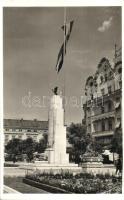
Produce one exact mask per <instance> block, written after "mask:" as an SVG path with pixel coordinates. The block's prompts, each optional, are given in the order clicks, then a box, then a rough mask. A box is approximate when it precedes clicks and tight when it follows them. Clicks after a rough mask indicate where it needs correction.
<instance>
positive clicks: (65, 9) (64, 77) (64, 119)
mask: <svg viewBox="0 0 124 200" xmlns="http://www.w3.org/2000/svg"><path fill="white" fill-rule="evenodd" d="M65 39H66V7H64V56H65V53H66V52H65V51H66V46H65V45H66V44H65ZM65 85H66V71H65V67H64V101H63V107H64V125H65V102H66V100H65V99H66V96H65Z"/></svg>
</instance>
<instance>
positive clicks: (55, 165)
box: [21, 87, 82, 173]
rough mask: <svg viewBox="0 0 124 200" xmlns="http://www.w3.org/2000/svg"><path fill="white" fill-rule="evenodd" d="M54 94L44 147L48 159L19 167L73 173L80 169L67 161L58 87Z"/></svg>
mask: <svg viewBox="0 0 124 200" xmlns="http://www.w3.org/2000/svg"><path fill="white" fill-rule="evenodd" d="M53 92H54V94H53V96H52V97H51V99H50V105H49V119H48V121H49V123H48V147H47V149H46V152H47V155H48V161H35V163H30V164H29V163H25V164H23V166H21V168H23V169H24V168H25V169H27V170H28V169H29V170H36V169H38V170H40V171H47V172H50V171H51V170H53V172H54V173H56V172H57V173H59V172H61V170H67V171H71V172H75V173H79V172H81V171H82V168H81V167H78V164H75V163H69V154H67V153H66V126H65V125H64V108H63V100H62V97H61V95H59V94H58V87H55V88H54V90H53Z"/></svg>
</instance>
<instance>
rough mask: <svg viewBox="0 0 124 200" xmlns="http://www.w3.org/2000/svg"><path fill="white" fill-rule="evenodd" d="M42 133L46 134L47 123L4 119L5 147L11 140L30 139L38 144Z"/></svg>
mask: <svg viewBox="0 0 124 200" xmlns="http://www.w3.org/2000/svg"><path fill="white" fill-rule="evenodd" d="M44 133H45V134H48V122H47V121H38V120H36V119H34V120H23V119H4V138H5V145H6V144H7V143H8V142H9V141H10V140H12V139H13V138H19V139H22V140H24V139H27V138H28V137H31V138H32V139H33V140H35V141H37V142H38V141H39V140H40V139H41V138H42V137H43V134H44Z"/></svg>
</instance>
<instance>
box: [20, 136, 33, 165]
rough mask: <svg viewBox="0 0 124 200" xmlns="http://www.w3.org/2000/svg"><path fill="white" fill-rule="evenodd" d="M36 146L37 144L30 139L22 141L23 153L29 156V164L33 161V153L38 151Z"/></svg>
mask: <svg viewBox="0 0 124 200" xmlns="http://www.w3.org/2000/svg"><path fill="white" fill-rule="evenodd" d="M36 146H37V142H35V141H34V140H33V139H32V138H30V137H29V138H27V139H26V140H23V141H22V151H23V153H24V154H27V157H28V161H29V162H31V161H32V160H33V153H34V152H35V151H36Z"/></svg>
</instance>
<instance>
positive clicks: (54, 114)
mask: <svg viewBox="0 0 124 200" xmlns="http://www.w3.org/2000/svg"><path fill="white" fill-rule="evenodd" d="M47 151H48V163H49V164H63V165H67V164H69V155H68V154H67V153H66V127H65V126H64V109H63V102H62V97H61V96H60V95H58V93H57V87H56V88H55V89H54V95H53V96H52V98H51V100H50V107H49V128H48V149H47Z"/></svg>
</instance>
